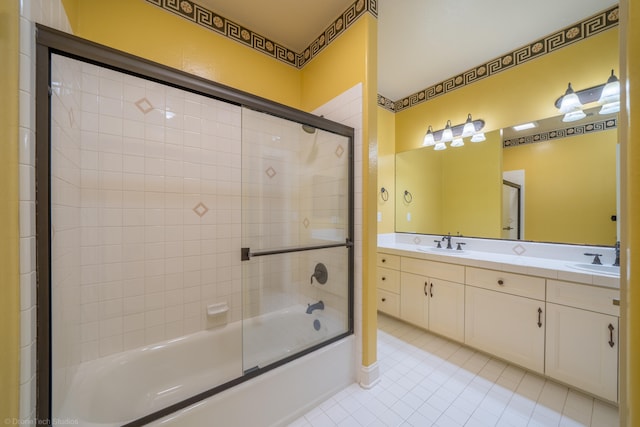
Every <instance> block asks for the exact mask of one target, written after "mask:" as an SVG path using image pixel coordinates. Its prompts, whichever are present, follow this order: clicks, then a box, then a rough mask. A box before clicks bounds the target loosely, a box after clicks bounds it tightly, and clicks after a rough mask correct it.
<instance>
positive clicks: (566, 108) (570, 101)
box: [560, 83, 582, 114]
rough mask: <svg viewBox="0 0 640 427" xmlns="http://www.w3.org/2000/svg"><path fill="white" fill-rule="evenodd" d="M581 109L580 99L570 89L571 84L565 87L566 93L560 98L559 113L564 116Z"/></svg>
mask: <svg viewBox="0 0 640 427" xmlns="http://www.w3.org/2000/svg"><path fill="white" fill-rule="evenodd" d="M581 108H582V103H581V102H580V98H578V95H576V94H575V92H574V91H573V88H572V87H571V83H569V86H568V87H567V91H566V92H565V93H564V96H563V97H562V101H561V102H560V112H561V113H563V114H566V113H568V112H570V111H574V110H578V109H581Z"/></svg>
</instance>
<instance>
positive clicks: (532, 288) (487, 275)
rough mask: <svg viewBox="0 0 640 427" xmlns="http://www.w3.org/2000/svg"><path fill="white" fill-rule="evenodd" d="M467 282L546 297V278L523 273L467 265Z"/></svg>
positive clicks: (518, 293) (530, 296) (507, 291)
mask: <svg viewBox="0 0 640 427" xmlns="http://www.w3.org/2000/svg"><path fill="white" fill-rule="evenodd" d="M466 284H467V285H471V286H477V287H479V288H485V289H491V290H494V291H498V292H504V293H507V294H512V295H518V296H521V297H527V298H535V299H539V300H544V297H545V279H543V278H540V277H532V276H524V275H522V274H514V273H504V272H502V271H495V270H485V269H483V268H475V267H467V280H466Z"/></svg>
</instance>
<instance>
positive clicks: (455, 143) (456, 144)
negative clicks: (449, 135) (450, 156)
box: [451, 138, 464, 147]
mask: <svg viewBox="0 0 640 427" xmlns="http://www.w3.org/2000/svg"><path fill="white" fill-rule="evenodd" d="M463 145H464V141H463V140H462V138H453V142H452V143H451V146H452V147H462V146H463Z"/></svg>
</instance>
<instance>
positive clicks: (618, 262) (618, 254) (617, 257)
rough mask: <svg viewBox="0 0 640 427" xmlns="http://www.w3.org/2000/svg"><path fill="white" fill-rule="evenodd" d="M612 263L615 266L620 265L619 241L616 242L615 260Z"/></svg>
mask: <svg viewBox="0 0 640 427" xmlns="http://www.w3.org/2000/svg"><path fill="white" fill-rule="evenodd" d="M613 265H614V266H616V267H619V266H620V241H619V240H618V241H617V242H616V260H615V261H614V262H613Z"/></svg>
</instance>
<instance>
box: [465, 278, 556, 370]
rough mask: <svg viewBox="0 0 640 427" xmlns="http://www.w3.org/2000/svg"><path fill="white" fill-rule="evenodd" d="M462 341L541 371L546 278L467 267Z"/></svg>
mask: <svg viewBox="0 0 640 427" xmlns="http://www.w3.org/2000/svg"><path fill="white" fill-rule="evenodd" d="M466 284H467V285H468V286H467V288H466V297H465V329H464V342H465V344H468V345H470V346H472V347H475V348H477V349H479V350H482V351H486V352H488V353H491V354H494V355H496V356H498V357H501V358H503V359H505V360H508V361H511V362H513V363H515V364H518V365H520V366H522V367H524V368H527V369H530V370H532V371H535V372H538V373H541V374H542V373H544V355H545V353H544V349H545V347H544V341H545V328H544V326H545V301H544V296H545V279H542V278H538V277H531V276H524V275H519V274H513V273H504V272H499V271H494V270H485V269H480V268H475V267H467V275H466Z"/></svg>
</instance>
